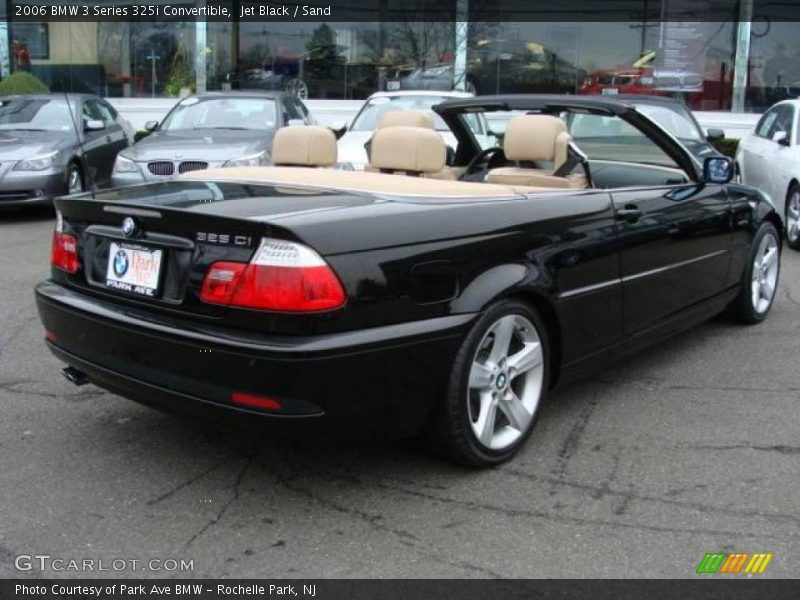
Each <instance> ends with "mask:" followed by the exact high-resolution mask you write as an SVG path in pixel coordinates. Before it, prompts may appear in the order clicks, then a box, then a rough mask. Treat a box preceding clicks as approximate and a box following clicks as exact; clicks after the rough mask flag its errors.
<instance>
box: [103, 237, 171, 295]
mask: <svg viewBox="0 0 800 600" xmlns="http://www.w3.org/2000/svg"><path fill="white" fill-rule="evenodd" d="M161 255H162V251H161V250H153V249H150V248H144V247H142V246H129V245H126V244H118V243H117V242H111V247H110V248H109V250H108V269H107V270H106V286H108V287H110V288H114V289H117V290H120V291H123V292H129V293H131V294H139V295H140V296H149V297H152V298H154V297H155V296H156V294H157V293H158V282H159V275H160V273H161Z"/></svg>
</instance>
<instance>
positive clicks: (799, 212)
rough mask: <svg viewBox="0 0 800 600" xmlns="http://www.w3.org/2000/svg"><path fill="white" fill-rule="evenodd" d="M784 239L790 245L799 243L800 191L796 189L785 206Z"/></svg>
mask: <svg viewBox="0 0 800 600" xmlns="http://www.w3.org/2000/svg"><path fill="white" fill-rule="evenodd" d="M786 238H787V240H788V241H789V243H790V244H796V243H797V242H798V241H800V189H797V188H795V190H794V191H792V193H791V195H790V196H789V201H788V202H787V205H786Z"/></svg>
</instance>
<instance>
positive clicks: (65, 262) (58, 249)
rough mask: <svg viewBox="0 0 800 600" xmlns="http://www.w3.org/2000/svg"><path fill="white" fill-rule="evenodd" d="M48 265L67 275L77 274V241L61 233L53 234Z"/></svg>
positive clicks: (73, 237)
mask: <svg viewBox="0 0 800 600" xmlns="http://www.w3.org/2000/svg"><path fill="white" fill-rule="evenodd" d="M50 264H52V265H53V266H54V267H57V268H59V269H61V270H63V271H66V272H67V273H77V272H78V240H77V239H75V236H74V235H70V234H68V233H62V232H61V231H54V232H53V247H52V249H51V252H50Z"/></svg>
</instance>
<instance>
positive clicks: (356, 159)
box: [333, 91, 495, 170]
mask: <svg viewBox="0 0 800 600" xmlns="http://www.w3.org/2000/svg"><path fill="white" fill-rule="evenodd" d="M470 96H472V94H467V93H464V92H427V91H405V92H377V93H375V94H372V95H371V96H370V97H369V98H367V100H366V101H365V102H364V104H363V105H362V106H361V108H360V109H359V111H358V113H356V116H355V117H353V120H352V121H351V122H350V123H349V124H348V125H344V124H340V125H339V124H334V126H333V127H334V129H336V130H337V131H339V132H343V135H341V137H340V138H339V143H338V161H339V165H340V167H343V168H346V169H353V170H362V169H363V168H364V165H365V164H367V162H368V158H367V151H366V144H367V142H368V141H369V140H370V138H371V137H372V134H373V132H374V131H375V129H376V127H377V126H378V124H379V123H380V119H381V117H382V116H383V115H384V114H385V113H387V112H389V111H393V110H416V111H419V112H423V113H425V114H427V115H428V116H430V117H431V120H432V121H433V125H434V127H435V128H436V130H437V131H438V132H439V133H441V134H442V136H443V137H444V141H445V144H447V146H448V147H450V148H451V149H452V150H453V151H455V148H456V143H457V142H456V138H455V136H453V134H452V133H451V132H450V129H449V128H448V127H447V125H445V122H444V121H442V119H441V117H439V116H438V115H437V114H436V113H434V112H433V110H432V107H433V106H434V105H436V104H439V103H441V102H444V101H445V100H448V99H452V98H469V97H470ZM469 120H470V124H471V126H472V130H473V133H474V134H475V135H476V136H479V137H480V138H482V139H489V138H491V139H495V138H494V137H493V136H492V135H491V133H490V132H489V126H488V124H487V122H486V119H484V118H483V117H482V116H478V117H469Z"/></svg>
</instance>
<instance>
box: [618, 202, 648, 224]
mask: <svg viewBox="0 0 800 600" xmlns="http://www.w3.org/2000/svg"><path fill="white" fill-rule="evenodd" d="M641 216H642V211H641V210H639V207H638V206H636V205H635V204H626V205H625V206H623V207H622V208H618V209H617V210H616V211H615V214H614V218H615V219H617V221H627V222H628V223H635V222H636V221H638V220H639V219H640V218H641Z"/></svg>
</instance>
